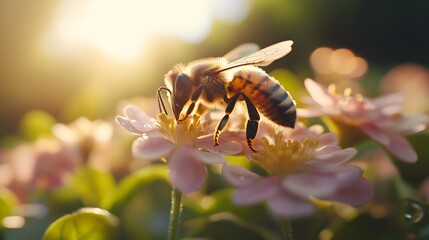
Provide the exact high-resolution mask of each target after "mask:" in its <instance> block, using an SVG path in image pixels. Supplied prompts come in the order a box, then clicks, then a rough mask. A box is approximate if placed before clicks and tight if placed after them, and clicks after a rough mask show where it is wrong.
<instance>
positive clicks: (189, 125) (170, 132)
mask: <svg viewBox="0 0 429 240" xmlns="http://www.w3.org/2000/svg"><path fill="white" fill-rule="evenodd" d="M157 124H158V126H159V129H160V130H161V132H162V133H163V135H164V136H165V137H166V138H168V139H169V140H171V141H172V142H174V143H175V144H176V145H180V144H186V145H193V142H194V140H195V139H196V138H197V137H199V136H202V135H205V129H206V128H207V124H205V123H201V121H200V116H198V115H192V116H189V117H188V118H186V119H185V120H183V121H181V122H180V124H178V123H177V122H176V120H175V119H174V118H173V117H169V116H167V115H166V114H165V113H160V114H158V123H157Z"/></svg>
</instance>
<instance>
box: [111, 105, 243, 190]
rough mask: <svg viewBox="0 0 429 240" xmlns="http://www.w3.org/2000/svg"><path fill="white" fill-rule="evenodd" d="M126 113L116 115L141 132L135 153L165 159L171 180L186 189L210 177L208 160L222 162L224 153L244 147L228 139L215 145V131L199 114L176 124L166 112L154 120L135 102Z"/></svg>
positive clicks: (122, 124) (124, 123)
mask: <svg viewBox="0 0 429 240" xmlns="http://www.w3.org/2000/svg"><path fill="white" fill-rule="evenodd" d="M124 114H125V117H121V116H118V117H117V118H116V119H117V121H118V122H119V124H120V125H121V126H122V127H124V128H125V129H126V130H128V131H130V132H132V133H134V134H137V135H140V137H139V138H138V139H137V140H135V141H134V143H133V146H132V151H133V154H134V156H135V157H137V158H140V159H145V160H149V161H154V160H159V159H165V160H166V161H167V164H168V169H169V179H170V182H171V183H172V185H173V187H175V188H177V189H178V190H179V191H181V192H183V193H190V192H195V191H198V190H199V189H200V188H201V187H202V186H203V184H204V183H205V180H206V177H207V172H206V167H205V164H223V163H225V158H224V156H223V154H236V153H238V152H240V151H241V145H240V144H239V143H237V142H233V141H226V140H225V141H223V142H222V144H221V145H220V146H217V147H214V146H213V135H212V134H211V133H212V131H209V130H208V127H207V124H205V123H204V122H202V121H201V120H200V118H199V117H198V116H196V115H195V116H192V117H188V118H187V119H186V120H185V121H183V122H181V123H180V124H177V123H176V122H175V120H174V119H173V118H171V117H168V116H166V115H165V114H159V115H158V120H155V119H153V118H151V117H150V116H148V115H147V114H146V113H144V112H143V111H141V110H140V109H138V108H137V107H135V106H132V105H129V106H126V107H125V108H124Z"/></svg>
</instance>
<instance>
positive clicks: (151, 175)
mask: <svg viewBox="0 0 429 240" xmlns="http://www.w3.org/2000/svg"><path fill="white" fill-rule="evenodd" d="M155 180H163V181H167V168H166V166H165V165H152V166H148V167H145V168H143V169H141V170H138V171H136V172H134V173H132V174H130V175H128V176H127V177H125V178H124V179H123V180H122V181H121V182H120V183H119V185H118V188H117V190H116V192H115V194H114V195H113V197H112V198H110V199H108V201H106V202H105V203H104V204H103V207H104V208H106V209H109V210H110V211H111V212H113V213H119V212H120V211H121V209H122V208H123V207H124V206H125V205H126V204H127V202H128V201H129V200H130V199H131V198H132V196H133V195H134V194H135V193H137V192H138V191H139V190H140V188H141V187H144V186H145V185H147V184H149V183H151V182H153V181H155Z"/></svg>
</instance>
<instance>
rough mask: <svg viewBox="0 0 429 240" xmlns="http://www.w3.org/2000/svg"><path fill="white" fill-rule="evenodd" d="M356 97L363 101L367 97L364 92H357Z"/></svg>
mask: <svg viewBox="0 0 429 240" xmlns="http://www.w3.org/2000/svg"><path fill="white" fill-rule="evenodd" d="M355 99H356V100H358V101H363V100H364V99H365V97H364V96H363V95H362V94H360V93H357V94H356V95H355Z"/></svg>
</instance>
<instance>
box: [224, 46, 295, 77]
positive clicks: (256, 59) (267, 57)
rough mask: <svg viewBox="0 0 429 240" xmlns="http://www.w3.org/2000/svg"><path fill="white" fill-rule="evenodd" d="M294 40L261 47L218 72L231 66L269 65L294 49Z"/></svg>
mask: <svg viewBox="0 0 429 240" xmlns="http://www.w3.org/2000/svg"><path fill="white" fill-rule="evenodd" d="M292 44H293V41H291V40H288V41H283V42H279V43H276V44H273V45H271V46H269V47H266V48H264V49H261V50H259V51H257V52H255V53H252V54H250V55H248V56H246V57H243V58H240V59H238V60H236V61H234V62H230V63H228V64H227V65H226V66H225V67H224V68H222V69H220V70H218V71H217V72H222V71H225V70H228V69H231V68H235V67H240V66H245V65H253V66H267V65H270V64H271V63H272V62H274V61H275V60H277V59H279V58H281V57H283V56H285V55H286V54H288V53H289V52H290V51H291V50H292Z"/></svg>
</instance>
